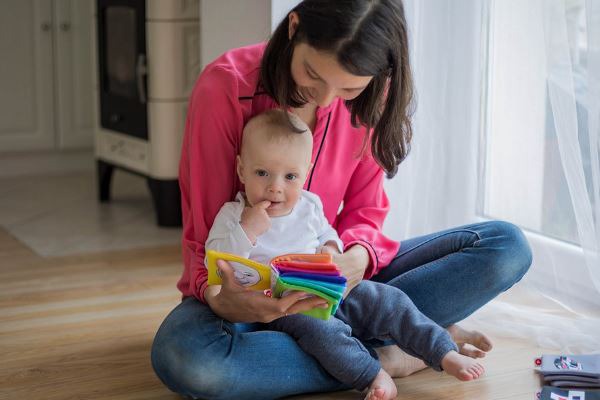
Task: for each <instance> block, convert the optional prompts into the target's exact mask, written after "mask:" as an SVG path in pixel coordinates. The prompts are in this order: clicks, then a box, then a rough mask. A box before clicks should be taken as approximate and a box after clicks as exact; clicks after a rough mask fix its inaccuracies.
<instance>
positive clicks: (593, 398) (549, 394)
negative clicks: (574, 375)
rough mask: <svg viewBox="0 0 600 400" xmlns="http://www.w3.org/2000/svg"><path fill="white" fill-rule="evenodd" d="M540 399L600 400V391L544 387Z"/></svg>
mask: <svg viewBox="0 0 600 400" xmlns="http://www.w3.org/2000/svg"><path fill="white" fill-rule="evenodd" d="M538 398H539V399H540V400H600V391H598V390H583V389H560V388H556V387H552V386H544V387H543V388H542V391H541V393H539V396H538Z"/></svg>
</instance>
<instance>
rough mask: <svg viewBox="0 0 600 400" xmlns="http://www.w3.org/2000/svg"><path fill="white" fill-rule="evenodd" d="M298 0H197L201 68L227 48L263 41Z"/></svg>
mask: <svg viewBox="0 0 600 400" xmlns="http://www.w3.org/2000/svg"><path fill="white" fill-rule="evenodd" d="M300 1H301V0H243V1H240V0H200V56H201V62H202V68H204V67H205V66H206V65H207V64H209V63H210V62H211V61H212V60H214V59H215V58H217V57H218V56H220V55H221V54H223V53H224V52H225V51H227V50H229V49H233V48H236V47H241V46H245V45H249V44H253V43H258V42H262V41H265V40H267V39H268V38H269V35H270V34H271V32H272V31H273V30H274V29H275V28H276V27H277V25H278V24H279V22H280V21H281V20H282V19H283V18H284V17H285V16H286V14H287V13H288V12H289V10H291V9H292V8H293V7H294V6H295V5H296V4H298V3H300Z"/></svg>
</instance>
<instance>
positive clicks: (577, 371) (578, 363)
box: [536, 354, 600, 388]
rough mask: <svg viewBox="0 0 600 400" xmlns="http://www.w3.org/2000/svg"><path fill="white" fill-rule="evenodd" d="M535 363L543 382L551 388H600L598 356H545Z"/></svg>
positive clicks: (599, 356) (599, 355) (599, 361)
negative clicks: (538, 367)
mask: <svg viewBox="0 0 600 400" xmlns="http://www.w3.org/2000/svg"><path fill="white" fill-rule="evenodd" d="M536 363H537V364H538V365H539V366H540V369H539V372H540V374H542V376H543V378H544V381H545V382H546V383H548V384H550V385H552V386H558V387H572V388H600V354H583V355H553V354H545V355H543V356H542V358H541V359H538V360H537V361H536Z"/></svg>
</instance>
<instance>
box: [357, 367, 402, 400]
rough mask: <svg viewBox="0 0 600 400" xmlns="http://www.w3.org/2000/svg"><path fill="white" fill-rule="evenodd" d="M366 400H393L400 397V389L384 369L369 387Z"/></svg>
mask: <svg viewBox="0 0 600 400" xmlns="http://www.w3.org/2000/svg"><path fill="white" fill-rule="evenodd" d="M368 390H369V391H368V392H367V395H366V396H365V400H392V399H395V398H396V396H397V395H398V389H396V384H395V383H394V380H393V379H392V377H391V376H389V375H388V373H387V372H385V370H384V369H383V368H382V369H380V370H379V373H378V374H377V376H376V377H375V379H374V380H373V382H372V383H371V386H369V389H368Z"/></svg>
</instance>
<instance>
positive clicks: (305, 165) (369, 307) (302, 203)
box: [206, 110, 484, 400]
mask: <svg viewBox="0 0 600 400" xmlns="http://www.w3.org/2000/svg"><path fill="white" fill-rule="evenodd" d="M290 123H291V124H293V125H294V126H295V127H296V128H297V130H300V131H303V133H296V132H294V130H293V129H292V127H291V126H290ZM311 154H312V134H311V132H310V129H309V128H308V127H307V126H306V124H304V122H302V120H300V118H298V117H297V116H295V115H294V114H291V113H286V112H285V111H282V110H270V111H267V112H265V113H263V114H260V115H258V116H256V117H254V118H252V119H251V120H250V121H249V122H248V123H247V124H246V126H245V128H244V132H243V138H242V148H241V154H240V155H238V157H237V174H238V176H239V179H240V181H241V182H242V183H243V184H244V187H245V192H240V193H238V194H237V197H236V200H235V201H233V202H229V203H226V204H225V205H223V207H222V208H221V210H220V211H219V213H218V214H217V216H216V218H215V221H214V223H213V226H212V228H211V230H210V233H209V236H208V239H207V241H206V249H207V250H210V249H212V250H217V251H223V252H228V253H234V254H237V255H240V256H243V257H246V258H250V259H253V260H256V261H258V262H261V263H264V264H268V263H269V261H270V260H271V259H272V258H273V257H274V256H277V255H281V254H286V253H316V252H320V251H321V249H322V247H324V246H332V247H334V248H337V249H338V250H339V251H340V252H342V251H343V246H342V242H341V241H340V239H339V237H338V235H337V233H336V231H335V230H334V229H333V228H332V227H331V225H330V224H329V223H328V222H327V220H326V218H325V215H324V213H323V205H322V203H321V201H320V199H319V197H318V196H317V195H315V194H313V193H310V192H307V191H305V190H303V189H302V188H303V186H304V183H305V181H306V179H307V176H308V174H309V171H310V169H311V167H312V165H311ZM267 328H268V329H271V330H277V331H281V332H285V333H287V334H289V335H290V336H292V337H293V338H294V339H295V340H296V341H297V343H298V345H299V346H300V347H301V348H302V349H303V350H304V351H305V352H306V353H308V354H311V355H312V356H313V357H315V358H316V359H317V360H318V361H319V363H320V364H321V365H322V366H323V367H324V368H325V369H326V370H327V372H329V373H330V374H331V375H332V376H333V377H335V378H336V379H338V380H339V381H341V382H343V383H346V384H348V385H350V386H352V387H354V388H355V389H358V390H361V391H362V390H366V391H367V395H366V399H369V400H373V399H378V400H379V399H382V400H383V399H393V398H396V395H397V389H396V385H395V383H394V381H393V380H392V378H391V377H390V375H389V374H388V373H387V372H386V371H384V370H383V369H382V368H381V365H380V363H379V361H378V360H377V359H375V358H374V357H373V356H371V354H370V353H369V351H368V350H367V349H366V348H365V347H364V346H363V345H362V343H361V342H360V341H359V340H357V339H360V340H369V339H389V338H390V337H391V338H392V339H393V340H394V341H395V342H396V343H397V344H398V346H399V347H400V348H401V349H402V350H404V351H405V352H406V353H408V354H411V355H413V356H415V357H419V358H421V359H422V360H423V361H424V362H425V363H426V364H427V365H429V366H431V367H432V368H434V369H436V370H442V369H443V370H444V371H446V372H447V373H448V374H450V375H453V376H455V377H456V378H458V379H460V380H463V381H468V380H472V379H477V378H479V376H480V375H481V374H482V373H483V371H484V369H483V366H482V365H481V364H480V363H478V362H477V361H475V360H474V359H472V358H469V357H467V356H464V355H462V354H460V353H458V351H457V350H458V349H457V346H456V344H455V343H454V342H453V341H452V338H451V337H450V334H449V333H448V331H446V330H445V329H443V328H442V327H440V326H438V325H437V324H436V323H435V322H433V321H432V320H430V319H429V318H428V317H426V316H425V315H423V314H422V313H421V312H420V311H419V310H418V309H417V308H416V306H415V305H414V304H413V303H412V301H411V300H410V298H408V296H407V295H406V294H405V293H404V292H402V291H401V290H400V289H397V288H395V287H393V286H390V285H386V284H383V283H378V282H373V281H369V280H364V281H362V282H361V283H360V284H358V285H357V286H356V287H355V288H353V289H352V290H351V291H350V293H349V294H348V296H347V297H346V298H345V300H344V302H343V304H342V305H341V306H340V307H339V309H338V311H337V312H336V314H335V315H334V316H332V317H331V318H330V319H329V320H327V321H324V320H321V319H317V318H313V317H309V316H306V315H303V314H294V315H290V316H285V317H282V318H279V319H277V320H275V321H273V322H271V323H268V324H267Z"/></svg>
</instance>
